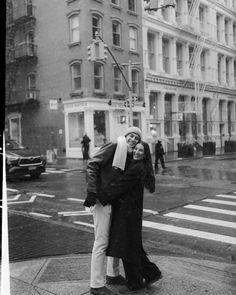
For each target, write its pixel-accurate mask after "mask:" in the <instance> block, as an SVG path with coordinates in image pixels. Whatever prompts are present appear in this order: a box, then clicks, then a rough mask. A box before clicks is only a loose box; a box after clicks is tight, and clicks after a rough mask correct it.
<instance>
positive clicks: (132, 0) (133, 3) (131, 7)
mask: <svg viewBox="0 0 236 295" xmlns="http://www.w3.org/2000/svg"><path fill="white" fill-rule="evenodd" d="M128 9H129V10H130V11H133V12H136V10H137V8H136V0H128Z"/></svg>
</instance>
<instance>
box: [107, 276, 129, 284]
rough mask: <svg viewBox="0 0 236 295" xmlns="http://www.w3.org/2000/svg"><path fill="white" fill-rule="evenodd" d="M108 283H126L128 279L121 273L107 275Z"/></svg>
mask: <svg viewBox="0 0 236 295" xmlns="http://www.w3.org/2000/svg"><path fill="white" fill-rule="evenodd" d="M106 283H107V285H122V286H123V285H126V283H127V281H126V279H125V278H124V277H122V276H121V275H118V276H116V277H110V276H106Z"/></svg>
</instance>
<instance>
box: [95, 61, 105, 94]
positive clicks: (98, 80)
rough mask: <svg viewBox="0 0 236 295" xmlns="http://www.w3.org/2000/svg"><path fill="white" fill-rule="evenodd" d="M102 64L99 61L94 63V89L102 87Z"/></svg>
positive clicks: (101, 88)
mask: <svg viewBox="0 0 236 295" xmlns="http://www.w3.org/2000/svg"><path fill="white" fill-rule="evenodd" d="M103 75H104V74H103V65H102V64H100V63H94V89H95V90H103V89H104V77H103Z"/></svg>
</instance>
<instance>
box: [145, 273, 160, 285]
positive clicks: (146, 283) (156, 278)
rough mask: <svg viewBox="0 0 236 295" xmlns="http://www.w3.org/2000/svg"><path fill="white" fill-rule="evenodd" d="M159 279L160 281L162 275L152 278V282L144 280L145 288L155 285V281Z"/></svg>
mask: <svg viewBox="0 0 236 295" xmlns="http://www.w3.org/2000/svg"><path fill="white" fill-rule="evenodd" d="M160 279H162V274H160V275H159V276H156V277H155V278H153V279H152V280H146V282H145V285H146V287H147V288H148V287H150V286H151V285H152V284H154V283H156V282H157V281H159V280H160Z"/></svg>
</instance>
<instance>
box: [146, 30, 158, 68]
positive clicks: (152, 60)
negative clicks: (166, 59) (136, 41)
mask: <svg viewBox="0 0 236 295" xmlns="http://www.w3.org/2000/svg"><path fill="white" fill-rule="evenodd" d="M147 38H148V40H147V41H148V65H149V68H150V69H151V70H154V71H155V70H156V57H155V36H154V34H151V33H148V35H147Z"/></svg>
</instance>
